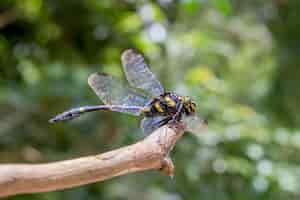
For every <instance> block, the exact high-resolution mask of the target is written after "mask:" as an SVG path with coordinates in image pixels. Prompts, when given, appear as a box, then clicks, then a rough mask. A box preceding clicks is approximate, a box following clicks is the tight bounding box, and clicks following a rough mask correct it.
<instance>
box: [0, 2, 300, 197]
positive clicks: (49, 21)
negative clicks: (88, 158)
mask: <svg viewBox="0 0 300 200" xmlns="http://www.w3.org/2000/svg"><path fill="white" fill-rule="evenodd" d="M299 17H300V1H298V0H290V1H280V0H266V1H258V0H254V1H246V0H243V1H237V0H207V1H204V0H202V1H198V0H178V1H175V0H158V1H146V0H143V1H134V0H123V1H121V0H111V1H101V0H87V1H76V0H74V1H72V0H51V1H50V0H23V1H18V0H1V2H0V113H1V115H0V161H1V162H2V163H6V162H14V163H23V162H26V163H38V162H49V161H56V160H63V159H70V158H74V157H79V156H84V155H90V154H95V153H99V152H104V151H107V150H109V149H113V148H117V147H119V146H122V145H127V144H131V143H133V142H135V141H137V140H138V139H140V138H142V135H141V134H140V132H141V131H140V129H139V125H138V123H139V119H136V118H135V117H131V116H127V115H125V114H118V113H109V112H102V113H95V114H89V115H86V116H83V117H81V118H79V119H78V120H74V121H72V122H68V123H60V124H57V125H50V124H48V119H49V118H50V117H52V116H53V115H55V114H56V113H59V112H62V111H64V110H66V109H68V108H70V107H72V106H78V105H85V104H96V103H99V100H98V99H97V97H96V95H95V94H93V92H92V91H91V89H90V88H89V87H88V85H87V83H86V80H87V77H88V75H89V74H91V73H93V72H95V71H103V72H107V73H110V74H113V75H114V76H117V77H119V78H121V79H124V75H123V72H122V68H121V66H120V54H121V52H122V51H123V50H124V49H126V48H129V47H133V48H137V49H139V50H140V51H142V52H143V53H144V54H145V56H146V57H147V59H148V60H149V63H150V65H151V68H152V69H153V71H154V72H155V73H156V74H157V75H158V76H159V77H160V80H161V81H162V82H163V84H164V85H165V86H166V88H168V89H170V90H175V91H178V93H181V94H187V95H190V96H192V97H193V98H194V99H195V100H196V101H197V102H198V109H199V110H200V112H201V113H202V115H204V116H206V117H207V118H208V120H209V131H208V132H207V133H205V134H203V135H201V136H199V137H198V138H195V137H193V136H191V135H186V137H184V138H183V139H182V140H181V141H180V142H179V143H178V144H177V146H176V148H175V151H174V152H173V156H174V160H175V164H176V174H175V178H174V179H169V178H166V177H163V176H161V174H159V173H157V172H143V173H139V174H132V175H128V176H123V177H118V178H114V179H112V180H109V181H106V182H101V183H96V184H91V185H88V186H82V187H78V188H74V189H69V190H64V191H58V192H49V193H43V194H32V195H19V196H16V197H11V198H10V199H47V200H54V199H72V200H73V199H132V200H134V199H168V200H170V199H172V200H173V199H174V200H180V199H218V200H222V199H224V200H227V199H243V200H246V199H249V200H250V199H251V200H252V199H274V200H275V199H298V198H299V195H300V192H299V191H300V167H299V163H300V156H299V154H298V151H299V150H300V130H299V128H300V127H299V124H300V117H299V116H300V115H299V112H300V103H299V102H300V90H299V86H300V60H299V58H298V56H299V55H300V48H299V47H300V37H299V32H300V26H299V25H300V24H299V20H298V19H299Z"/></svg>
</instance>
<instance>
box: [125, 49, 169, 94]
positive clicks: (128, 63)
mask: <svg viewBox="0 0 300 200" xmlns="http://www.w3.org/2000/svg"><path fill="white" fill-rule="evenodd" d="M121 60H122V64H123V68H124V71H125V74H126V77H127V80H128V82H129V84H130V85H131V86H132V87H134V88H139V89H142V90H144V91H145V92H147V93H149V94H151V95H152V96H159V95H160V94H162V93H164V88H163V87H162V85H161V83H160V82H159V80H158V79H157V78H156V77H155V75H154V74H153V73H152V72H151V71H150V69H149V67H148V65H147V64H146V63H145V61H144V57H143V56H142V55H141V54H139V53H138V52H137V51H135V50H133V49H128V50H125V51H124V52H123V54H122V57H121Z"/></svg>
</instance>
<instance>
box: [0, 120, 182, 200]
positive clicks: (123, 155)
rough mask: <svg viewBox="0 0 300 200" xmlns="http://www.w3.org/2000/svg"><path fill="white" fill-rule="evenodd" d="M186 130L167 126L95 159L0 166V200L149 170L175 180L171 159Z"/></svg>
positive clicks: (89, 157) (180, 127) (180, 125)
mask: <svg viewBox="0 0 300 200" xmlns="http://www.w3.org/2000/svg"><path fill="white" fill-rule="evenodd" d="M184 129H185V127H184V125H183V124H182V123H179V124H176V125H175V124H174V125H172V126H164V127H161V128H159V129H158V130H156V131H154V132H153V133H152V134H151V135H149V136H148V137H146V138H145V139H144V140H142V141H140V142H137V143H136V144H133V145H129V146H126V147H123V148H119V149H116V150H112V151H109V152H106V153H103V154H99V155H95V156H88V157H82V158H78V159H73V160H66V161H61V162H53V163H47V164H5V165H0V197H6V196H9V195H15V194H21V193H35V192H46V191H53V190H59V189H64V188H71V187H74V186H79V185H84V184H88V183H93V182H97V181H103V180H106V179H109V178H112V177H115V176H119V175H123V174H128V173H131V172H137V171H144V170H149V169H159V170H161V171H162V172H163V173H165V174H167V175H168V176H173V173H174V166H173V163H172V160H171V159H170V158H169V156H168V155H169V152H170V151H171V149H172V147H173V146H174V145H175V143H176V141H177V140H178V139H180V138H181V136H182V135H183V133H184Z"/></svg>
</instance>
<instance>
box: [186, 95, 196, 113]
mask: <svg viewBox="0 0 300 200" xmlns="http://www.w3.org/2000/svg"><path fill="white" fill-rule="evenodd" d="M182 102H183V107H184V109H185V112H186V114H187V115H190V114H193V113H194V112H196V107H197V106H196V103H195V101H194V100H193V99H191V98H190V97H188V96H184V97H182Z"/></svg>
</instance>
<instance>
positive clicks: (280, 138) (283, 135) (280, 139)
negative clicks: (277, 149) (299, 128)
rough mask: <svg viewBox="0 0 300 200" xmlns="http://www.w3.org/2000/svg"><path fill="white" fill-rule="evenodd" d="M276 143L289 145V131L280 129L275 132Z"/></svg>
mask: <svg viewBox="0 0 300 200" xmlns="http://www.w3.org/2000/svg"><path fill="white" fill-rule="evenodd" d="M275 141H276V142H277V143H278V144H281V145H285V144H287V143H288V142H289V134H288V132H287V130H285V129H282V128H280V129H278V130H277V131H276V132H275Z"/></svg>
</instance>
